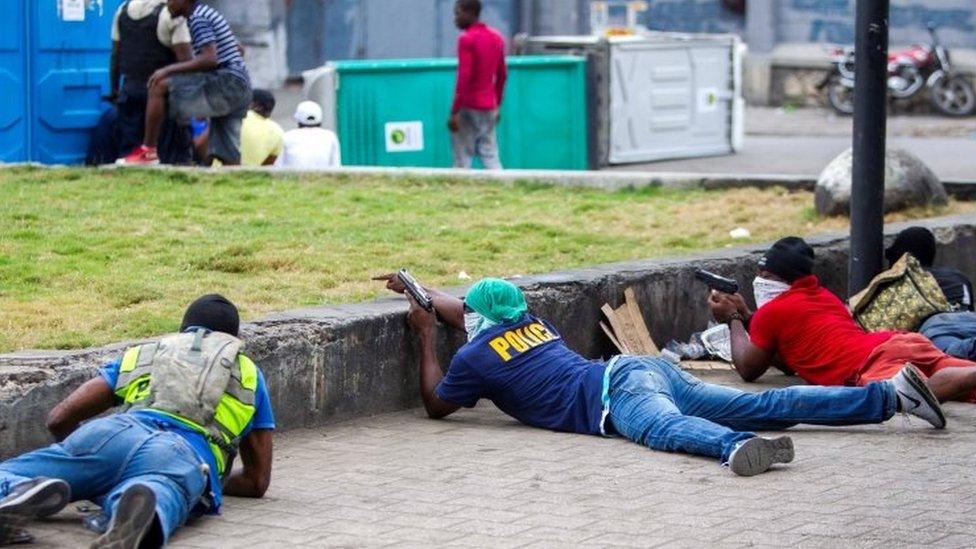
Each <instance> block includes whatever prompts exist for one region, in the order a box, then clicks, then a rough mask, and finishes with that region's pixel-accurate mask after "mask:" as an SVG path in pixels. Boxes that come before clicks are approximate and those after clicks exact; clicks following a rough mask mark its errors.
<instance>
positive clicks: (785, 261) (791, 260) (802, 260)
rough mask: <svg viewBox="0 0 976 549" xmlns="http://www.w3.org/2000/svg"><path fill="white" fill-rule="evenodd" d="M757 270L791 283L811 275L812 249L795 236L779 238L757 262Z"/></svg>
mask: <svg viewBox="0 0 976 549" xmlns="http://www.w3.org/2000/svg"><path fill="white" fill-rule="evenodd" d="M759 268H760V269H764V270H767V271H769V272H771V273H773V274H774V275H776V276H778V277H780V278H782V279H783V280H785V281H787V282H790V283H792V282H793V281H795V280H796V279H798V278H803V277H804V276H807V275H811V274H813V248H811V247H810V245H809V244H807V243H806V241H804V240H803V239H802V238H799V237H796V236H788V237H786V238H781V239H779V240H777V241H776V243H775V244H773V246H772V247H771V248H769V250H767V251H766V255H764V256H763V258H762V259H760V260H759Z"/></svg>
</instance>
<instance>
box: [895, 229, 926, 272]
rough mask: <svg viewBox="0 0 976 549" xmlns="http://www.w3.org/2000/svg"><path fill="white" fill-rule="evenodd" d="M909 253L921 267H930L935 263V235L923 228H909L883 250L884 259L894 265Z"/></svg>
mask: <svg viewBox="0 0 976 549" xmlns="http://www.w3.org/2000/svg"><path fill="white" fill-rule="evenodd" d="M906 253H910V254H912V255H913V256H915V259H917V260H918V262H919V263H921V264H922V266H923V267H931V266H932V263H933V262H934V261H935V235H934V234H932V231H930V230H928V229H926V228H925V227H909V228H907V229H905V230H904V231H902V232H900V233H898V236H896V237H895V241H894V242H893V243H892V244H891V246H890V247H889V248H888V249H887V250H885V259H887V260H888V263H894V262H895V261H898V260H899V259H901V256H903V255H905V254H906Z"/></svg>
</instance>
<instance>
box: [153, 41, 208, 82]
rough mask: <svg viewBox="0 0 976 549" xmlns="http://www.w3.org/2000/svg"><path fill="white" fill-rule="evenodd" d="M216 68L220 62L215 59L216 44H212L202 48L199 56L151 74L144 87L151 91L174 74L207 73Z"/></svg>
mask: <svg viewBox="0 0 976 549" xmlns="http://www.w3.org/2000/svg"><path fill="white" fill-rule="evenodd" d="M218 66H220V62H219V60H218V57H217V43H216V42H213V43H210V44H206V45H205V46H203V48H202V49H201V50H200V55H197V56H195V57H191V58H189V59H187V60H185V61H180V62H177V63H173V64H172V65H166V66H165V67H163V68H161V69H157V70H156V72H154V73H152V76H150V77H149V82H148V83H147V85H146V87H147V88H150V89H151V88H152V87H153V86H154V85H155V84H156V82H159V81H160V80H163V79H165V78H169V77H170V76H172V75H174V74H179V73H184V72H200V71H209V70H213V69H216V68H217V67H218Z"/></svg>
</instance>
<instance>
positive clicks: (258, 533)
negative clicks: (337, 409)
mask: <svg viewBox="0 0 976 549" xmlns="http://www.w3.org/2000/svg"><path fill="white" fill-rule="evenodd" d="M700 375H701V377H702V378H703V379H706V380H707V381H713V382H721V383H725V384H733V383H735V380H734V378H733V377H732V375H731V373H729V372H728V371H727V370H726V371H703V372H701V373H700ZM788 382H789V379H788V378H785V376H778V375H774V376H771V377H770V380H768V381H766V382H765V383H764V384H760V385H752V386H750V387H748V389H751V390H758V389H763V388H770V387H771V386H779V385H783V384H785V383H788ZM946 413H947V416H948V418H949V428H948V429H947V430H946V431H935V430H933V429H931V428H929V427H928V426H927V425H923V424H922V422H920V421H919V420H914V419H913V420H911V421H909V420H908V419H906V418H904V417H903V416H901V415H898V416H896V417H895V418H893V419H892V420H891V421H889V422H887V423H885V424H883V425H868V426H861V427H848V428H813V427H800V428H796V429H793V430H792V435H793V437H794V441H795V443H796V449H797V459H796V461H794V462H793V463H792V464H789V465H787V466H780V467H778V468H776V469H774V470H772V471H770V472H768V473H766V474H764V475H760V476H758V477H752V478H740V477H735V476H733V475H732V474H731V473H730V472H728V471H727V470H726V469H724V468H722V467H721V466H719V464H718V463H717V462H715V461H713V460H710V459H703V458H697V457H691V456H686V455H679V454H667V453H662V452H653V451H651V450H648V449H646V448H642V447H640V446H637V445H636V444H633V443H631V442H628V441H626V440H623V439H609V440H608V439H603V438H600V437H593V436H581V435H571V434H565V433H553V432H548V431H544V430H540V429H533V428H529V427H524V426H521V425H519V424H517V423H516V422H515V421H513V420H511V419H509V418H507V417H506V416H504V415H503V414H501V412H499V411H497V409H495V408H494V407H493V406H492V405H491V404H490V403H485V404H482V405H479V406H478V407H477V408H475V409H474V410H462V411H460V412H458V413H457V414H455V415H454V416H452V417H451V418H449V419H446V420H441V421H433V420H429V419H426V417H425V416H424V415H423V413H422V410H419V409H418V410H410V411H406V412H401V413H394V414H387V415H381V416H375V417H370V418H363V419H360V420H356V421H351V422H347V423H342V424H337V425H333V426H329V427H326V428H322V429H315V430H298V431H289V432H285V433H282V434H280V435H279V437H278V438H277V439H276V448H275V473H274V478H273V481H272V486H271V489H270V491H269V493H268V495H267V497H265V498H264V499H262V500H246V499H238V498H228V500H227V501H226V504H225V512H224V514H223V515H222V516H220V517H212V518H204V519H200V520H197V521H196V522H194V523H193V524H191V525H189V526H187V527H185V528H183V529H182V530H181V531H180V532H179V533H178V534H177V536H176V537H175V539H174V540H173V544H172V546H173V547H183V548H197V547H207V548H210V547H227V548H231V547H233V548H235V549H242V548H245V547H291V546H295V547H299V546H300V547H333V546H348V547H380V546H401V547H431V546H443V547H533V548H534V547H567V546H587V547H609V546H632V547H656V546H667V547H705V546H721V547H736V546H754V547H761V546H775V547H784V546H791V547H886V548H887V547H902V546H906V547H907V546H919V545H932V546H938V547H973V546H976V520H974V517H976V473H974V466H976V405H969V404H948V405H947V406H946ZM73 509H74V506H72V510H70V511H65V512H63V513H62V514H61V515H59V516H58V517H56V518H55V519H54V520H53V521H49V522H47V523H44V524H40V525H35V526H34V528H33V533H34V534H35V535H36V536H37V538H38V542H37V545H36V546H37V547H78V546H86V544H87V543H88V542H90V540H91V536H90V535H89V534H88V533H87V532H86V531H84V530H83V529H82V528H81V526H80V522H79V517H80V515H79V514H78V513H77V512H76V511H74V510H73Z"/></svg>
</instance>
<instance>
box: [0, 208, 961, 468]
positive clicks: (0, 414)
mask: <svg viewBox="0 0 976 549" xmlns="http://www.w3.org/2000/svg"><path fill="white" fill-rule="evenodd" d="M913 223H914V224H924V225H926V226H929V227H931V228H932V229H933V230H935V232H936V235H937V238H938V241H939V262H940V263H941V264H945V265H950V266H954V267H957V268H960V269H962V270H963V271H964V272H966V273H968V274H969V275H970V276H972V275H974V274H976V214H970V215H965V216H954V217H946V218H939V219H933V220H928V221H924V222H913ZM906 225H907V224H899V225H893V226H890V227H888V229H887V230H888V233H889V234H892V233H894V232H896V231H898V230H900V229H901V228H904V226H906ZM810 242H811V244H812V245H813V246H815V248H816V249H817V267H816V269H817V273H818V274H819V275H820V276H821V279H822V280H823V282H824V284H825V285H826V286H827V287H829V288H831V289H832V290H834V291H835V292H838V293H840V294H845V293H846V288H845V286H846V278H847V254H848V251H847V237H846V235H842V234H831V235H824V236H819V237H814V238H811V239H810ZM765 248H766V246H747V247H741V248H730V249H726V250H721V251H715V252H709V253H704V254H697V255H692V256H687V257H681V258H665V259H654V260H644V261H632V262H626V263H616V264H612V265H600V266H594V267H590V268H584V269H577V270H572V271H563V272H556V273H551V274H545V275H539V276H531V277H524V278H520V279H518V280H517V281H516V282H518V283H519V285H520V286H522V287H523V288H524V289H525V290H526V294H527V297H528V299H529V302H530V305H531V307H532V310H533V311H534V312H535V313H536V314H538V315H539V316H542V317H545V318H547V319H549V320H551V321H552V322H554V323H555V324H556V326H557V327H558V328H559V329H560V331H561V332H562V334H563V336H564V337H565V339H566V341H567V343H568V344H569V345H570V346H571V347H573V348H574V349H577V350H579V351H580V352H581V353H583V354H584V355H586V356H590V357H601V356H609V355H610V354H612V350H611V348H610V345H609V342H608V341H607V340H606V338H605V337H604V336H603V334H602V333H601V332H600V329H599V327H598V324H597V322H598V320H599V315H600V312H599V308H600V306H601V305H602V304H603V303H605V302H609V303H610V304H612V305H615V306H616V305H618V304H619V303H620V300H621V299H622V295H623V291H624V289H625V288H627V287H631V286H633V287H635V289H636V291H637V295H638V298H639V299H640V301H641V303H642V306H643V309H644V313H645V315H646V316H647V321H648V325H649V326H650V328H651V331H652V333H653V336H654V338H655V340H656V341H658V342H661V343H664V342H666V341H668V340H669V339H671V338H686V337H687V336H688V335H689V334H691V333H692V332H693V331H696V330H700V329H701V328H703V327H704V326H705V324H706V322H707V320H708V311H707V307H706V305H705V301H704V292H705V290H704V288H703V287H701V286H700V285H699V284H697V283H696V282H695V281H694V277H693V273H694V269H695V268H698V267H703V268H707V269H710V270H714V271H716V272H718V273H722V274H725V275H728V276H734V277H735V278H736V279H738V280H739V281H740V283H741V284H742V285H743V289H744V293H745V294H746V296H747V297H749V298H751V285H750V284H749V282H750V281H751V279H752V278H753V276H754V275H755V269H756V260H757V259H758V256H759V254H760V253H761V252H762V251H763V250H764V249H765ZM455 292H456V293H457V294H458V295H461V294H462V293H463V289H461V288H457V289H455ZM405 311H406V304H405V302H404V300H403V299H401V298H399V297H391V298H387V299H380V300H377V301H372V302H368V303H361V304H354V305H344V306H338V307H323V308H312V309H301V310H296V311H289V312H283V313H280V314H275V315H272V316H269V317H267V318H263V319H261V320H258V321H256V322H252V323H248V324H246V325H245V326H244V327H243V329H242V330H243V334H244V337H245V338H246V339H247V352H248V354H249V355H250V356H251V357H252V358H254V359H255V360H256V361H257V363H258V364H259V365H260V366H261V368H262V369H263V371H264V373H265V375H266V377H267V380H268V384H269V387H270V391H271V397H272V400H273V402H274V406H275V414H276V416H277V420H278V425H279V427H280V428H282V429H289V428H296V427H307V426H315V425H321V424H325V423H329V422H334V421H338V420H342V419H348V418H352V417H357V416H364V415H370V414H377V413H382V412H388V411H393V410H399V409H404V408H408V407H413V406H417V405H418V404H419V398H418V389H417V374H416V361H415V356H416V349H415V344H414V338H413V337H412V336H411V335H410V333H409V332H408V330H407V326H406V323H405V321H404V314H405ZM462 343H463V337H462V336H461V334H458V333H453V332H452V333H448V331H447V330H441V334H440V341H439V345H440V355H441V357H442V360H443V361H444V363H445V364H446V360H447V358H448V356H449V354H450V352H451V351H452V350H453V349H455V348H457V347H458V346H460V345H461V344H462ZM126 345H127V344H122V343H120V344H115V345H110V346H107V347H102V348H98V349H86V350H80V351H70V352H48V351H27V352H20V353H13V354H7V355H0V457H3V456H9V455H12V454H15V453H18V452H21V451H23V450H26V449H29V448H32V447H36V446H39V445H42V444H45V443H48V442H50V440H51V439H50V437H49V435H48V434H47V432H46V431H45V429H44V418H45V416H46V414H47V412H48V411H49V410H50V409H51V408H52V407H53V406H54V405H55V404H56V403H57V402H59V401H60V400H61V399H62V398H63V397H64V396H66V395H67V394H68V393H69V392H70V391H72V390H74V388H75V387H77V386H78V385H79V384H81V383H82V382H84V381H85V380H87V379H90V378H91V377H92V376H94V375H95V368H96V367H97V366H99V365H101V364H102V363H104V362H106V361H107V360H110V359H111V358H113V357H116V356H118V355H119V353H120V352H121V350H122V349H123V348H125V347H126Z"/></svg>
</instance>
